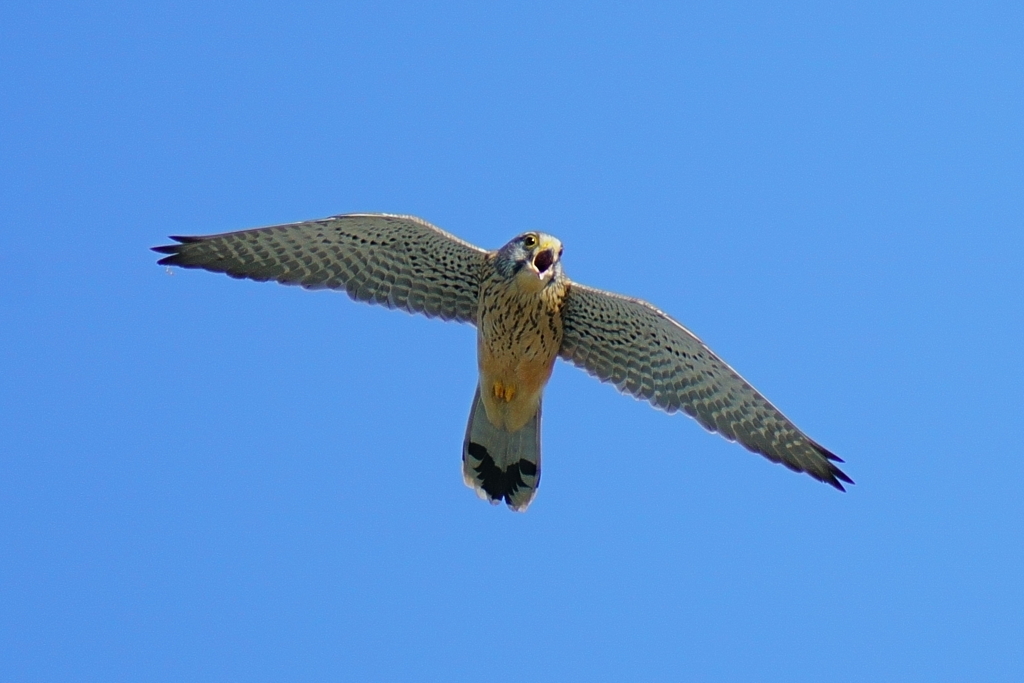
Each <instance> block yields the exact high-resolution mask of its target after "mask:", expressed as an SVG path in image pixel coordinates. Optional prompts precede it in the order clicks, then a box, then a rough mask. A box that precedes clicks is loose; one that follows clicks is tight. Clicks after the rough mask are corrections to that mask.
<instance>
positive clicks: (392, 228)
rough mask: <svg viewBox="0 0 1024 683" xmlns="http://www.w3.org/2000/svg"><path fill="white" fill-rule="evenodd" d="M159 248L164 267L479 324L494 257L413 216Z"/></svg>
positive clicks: (358, 218)
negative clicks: (338, 292)
mask: <svg viewBox="0 0 1024 683" xmlns="http://www.w3.org/2000/svg"><path fill="white" fill-rule="evenodd" d="M171 239H174V240H177V241H178V242H180V244H173V245H169V246H165V247H154V249H153V250H154V251H157V252H160V253H161V254H169V256H167V257H165V258H163V259H161V260H160V261H159V263H160V264H161V265H167V266H181V267H182V268H204V269H206V270H210V271H213V272H216V273H227V274H228V275H230V276H231V277H236V278H249V279H250V280H258V281H260V282H264V281H267V280H276V281H277V282H280V283H282V284H286V285H301V286H303V287H305V288H307V289H320V288H325V287H326V288H329V289H342V290H345V291H346V292H348V295H349V296H350V297H352V298H353V299H355V300H357V301H368V302H370V303H377V304H382V305H384V306H387V307H388V308H400V309H403V310H405V311H409V312H410V313H423V314H425V315H427V316H430V317H435V316H437V317H440V318H443V319H444V320H458V321H460V322H468V323H473V324H476V311H477V298H478V292H479V289H480V270H481V267H482V265H483V263H484V261H485V258H486V255H487V252H486V251H484V250H483V249H480V248H478V247H475V246H473V245H472V244H469V243H468V242H464V241H462V240H460V239H459V238H457V237H455V236H454V235H451V234H449V233H447V232H445V231H443V230H441V229H440V228H437V227H434V226H433V225H431V224H430V223H427V222H426V221H424V220H420V219H419V218H415V217H413V216H393V215H389V214H348V215H342V216H333V217H331V218H324V219H322V220H315V221H305V222H302V223H289V224H287V225H274V226H270V227H266V228H256V229H253V230H242V231H240V232H228V233H224V234H220V235H206V236H201V237H172V238H171Z"/></svg>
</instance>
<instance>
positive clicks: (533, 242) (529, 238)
mask: <svg viewBox="0 0 1024 683" xmlns="http://www.w3.org/2000/svg"><path fill="white" fill-rule="evenodd" d="M523 246H524V247H526V248H527V249H533V248H534V247H535V246H537V236H536V235H525V236H524V237H523Z"/></svg>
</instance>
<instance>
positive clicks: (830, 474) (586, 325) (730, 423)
mask: <svg viewBox="0 0 1024 683" xmlns="http://www.w3.org/2000/svg"><path fill="white" fill-rule="evenodd" d="M562 319H563V321H564V323H565V335H564V338H563V340H562V348H561V350H560V351H559V355H560V356H561V357H562V358H564V359H565V360H567V361H569V362H570V363H572V364H573V365H577V366H579V367H581V368H583V369H585V370H586V371H587V372H589V373H590V374H592V375H594V376H596V377H597V378H598V379H600V380H601V381H603V382H611V383H612V384H614V385H615V386H616V387H618V389H619V390H620V391H624V392H626V393H628V394H632V395H633V396H635V397H636V398H641V399H646V400H648V401H650V402H651V403H653V404H654V405H655V406H657V407H658V408H661V409H663V410H666V411H668V412H670V413H672V412H675V411H677V410H682V411H683V412H685V413H686V414H687V415H689V416H690V417H693V418H694V419H696V420H697V422H699V423H700V424H701V425H703V426H704V427H705V428H706V429H709V430H711V431H713V432H718V433H719V434H721V435H722V436H724V437H725V438H727V439H729V440H730V441H734V440H735V441H739V442H740V443H741V444H743V445H744V446H746V447H747V448H748V449H750V450H752V451H754V452H755V453H760V454H761V455H764V456H765V457H767V458H768V459H769V460H772V461H773V462H781V463H782V464H784V465H785V466H786V467H788V468H790V469H792V470H796V471H798V472H807V473H808V474H810V475H811V476H812V477H814V478H815V479H818V480H819V481H823V482H825V483H827V484H831V485H832V486H834V487H836V488H837V489H839V490H844V489H843V485H842V483H840V481H845V482H847V483H850V484H852V483H853V481H852V480H851V479H850V478H849V477H847V476H846V474H845V473H843V471H842V470H840V469H839V468H838V467H836V466H835V464H834V463H835V462H842V460H841V459H840V458H838V457H837V456H836V455H834V454H832V453H830V452H829V451H827V450H826V449H825V448H823V447H821V446H820V445H818V444H817V443H815V442H814V441H812V440H811V439H810V438H809V437H808V436H807V435H806V434H804V433H803V432H801V431H800V430H799V429H798V428H797V426H796V425H794V424H793V423H792V422H790V420H789V419H788V418H787V417H786V416H785V415H783V414H782V413H781V412H779V410H778V408H776V407H775V406H773V405H772V404H771V403H769V402H768V399H766V398H765V397H764V396H762V395H761V394H760V393H759V392H758V391H757V390H756V389H754V387H752V386H750V384H748V383H747V381H746V380H745V379H743V378H742V377H740V376H739V374H737V373H736V371H735V370H733V369H732V368H730V367H729V366H728V365H727V364H726V363H725V361H723V360H722V359H721V358H719V357H718V356H716V355H715V354H714V352H712V351H711V349H709V348H708V347H707V346H706V345H705V344H704V342H702V341H701V340H700V339H698V338H697V337H696V336H694V335H693V334H692V333H691V332H690V331H689V330H687V329H686V328H685V327H683V326H682V325H680V324H679V323H677V322H676V321H675V320H673V319H672V318H670V317H669V316H667V315H666V314H664V313H662V312H661V311H659V310H658V309H657V308H655V307H654V306H651V305H650V304H649V303H647V302H646V301H641V300H640V299H632V298H629V297H625V296H620V295H618V294H612V293H610V292H603V291H601V290H599V289H594V288H592V287H586V286H584V285H579V284H576V283H575V282H574V283H572V284H571V285H570V288H569V293H568V295H567V296H566V300H565V303H564V304H563V309H562Z"/></svg>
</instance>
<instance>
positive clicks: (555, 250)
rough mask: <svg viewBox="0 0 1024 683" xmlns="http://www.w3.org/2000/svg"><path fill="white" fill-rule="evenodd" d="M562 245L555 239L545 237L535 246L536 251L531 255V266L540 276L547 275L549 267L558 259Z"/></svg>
mask: <svg viewBox="0 0 1024 683" xmlns="http://www.w3.org/2000/svg"><path fill="white" fill-rule="evenodd" d="M561 250H562V245H561V244H559V243H558V242H557V241H556V240H553V239H545V240H543V241H542V242H541V243H540V244H539V245H538V246H537V253H536V254H535V255H534V257H533V267H534V268H535V269H536V270H537V274H538V275H540V276H541V277H545V276H549V275H550V271H551V267H552V266H553V265H555V263H556V262H557V261H558V255H559V252H560V251H561Z"/></svg>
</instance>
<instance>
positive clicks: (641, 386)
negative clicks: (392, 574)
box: [154, 214, 853, 511]
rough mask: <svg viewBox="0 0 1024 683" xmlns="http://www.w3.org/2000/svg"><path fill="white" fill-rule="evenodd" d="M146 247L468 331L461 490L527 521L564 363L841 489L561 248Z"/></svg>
mask: <svg viewBox="0 0 1024 683" xmlns="http://www.w3.org/2000/svg"><path fill="white" fill-rule="evenodd" d="M171 239H174V240H176V241H177V242H179V244H174V245H170V246H164V247H155V248H154V251H158V252H160V253H162V254H169V256H166V257H165V258H163V259H161V260H160V262H159V263H160V264H161V265H167V266H181V267H183V268H204V269H206V270H210V271H214V272H217V273H227V274H228V275H230V276H231V277H235V278H249V279H251V280H258V281H260V282H264V281H267V280H276V281H277V282H280V283H282V284H286V285H302V286H303V287H305V288H307V289H322V288H328V289H341V290H345V291H346V292H347V293H348V295H349V296H350V297H352V298H353V299H355V300H357V301H368V302H370V303H376V304H383V305H384V306H387V307H388V308H400V309H403V310H405V311H408V312H410V313H423V314H424V315H427V316H429V317H439V318H442V319H443V320H457V321H459V322H465V323H470V324H473V325H476V328H477V364H478V367H479V372H480V381H479V383H478V385H477V390H476V396H475V397H474V398H473V407H472V408H471V410H470V413H469V424H468V426H467V428H466V438H465V441H464V442H463V446H462V471H463V478H464V479H465V482H466V485H467V486H470V487H471V488H473V489H475V490H476V493H477V495H479V496H480V497H481V498H484V499H486V500H489V501H491V502H492V503H498V502H500V501H502V500H504V501H505V502H506V503H507V504H508V506H509V507H510V508H512V509H513V510H519V511H522V510H525V509H526V507H527V506H528V505H529V504H530V502H531V501H532V500H533V497H534V494H535V493H536V491H537V486H538V484H539V483H540V418H541V399H542V396H543V394H544V387H545V385H546V384H547V382H548V379H549V378H550V377H551V370H552V368H553V367H554V364H555V359H556V358H558V357H561V358H562V359H563V360H566V361H569V362H570V363H572V364H573V365H576V366H578V367H581V368H583V369H584V370H586V371H587V372H589V373H590V374H591V375H594V376H595V377H597V378H598V379H600V380H601V381H602V382H611V383H612V384H614V385H615V386H616V387H617V388H618V389H619V390H620V391H623V392H625V393H627V394H631V395H632V396H634V397H636V398H639V399H646V400H647V401H650V402H651V403H652V404H653V405H654V406H656V407H658V408H661V409H662V410H665V411H666V412H669V413H674V412H676V411H678V410H682V411H683V412H684V413H686V414H687V415H689V416H690V417H692V418H694V419H695V420H697V422H699V423H700V424H701V426H703V427H704V428H705V429H708V430H710V431H713V432H718V433H719V434H721V435H722V436H724V437H725V438H726V439H728V440H730V441H738V442H739V443H741V444H742V445H743V446H745V447H746V448H748V449H749V450H751V451H754V452H755V453H760V454H761V455H763V456H765V457H766V458H768V459H769V460H771V461H772V462H779V463H782V464H783V465H785V466H786V467H788V468H790V469H792V470H795V471H797V472H806V473H807V474H809V475H811V476H812V477H814V478H815V479H817V480H819V481H823V482H825V483H827V484H831V485H832V486H834V487H836V488H837V489H839V490H840V491H843V490H845V489H844V488H843V485H842V483H841V482H846V483H849V484H852V483H853V481H852V480H851V479H850V478H849V477H847V476H846V474H844V473H843V471H842V470H840V469H839V468H838V467H836V465H835V463H837V462H842V460H841V459H840V458H839V457H837V456H836V455H834V454H833V453H831V452H829V451H828V450H826V449H825V448H823V447H822V446H820V445H819V444H818V443H816V442H815V441H813V440H812V439H810V438H809V437H808V436H807V435H806V434H804V433H803V432H802V431H800V430H799V429H798V428H797V427H796V425H794V424H793V423H792V422H790V421H789V419H787V418H786V416H785V415H783V414H782V413H781V412H779V410H778V409H777V408H776V407H775V406H773V405H772V404H771V403H769V402H768V400H767V399H766V398H765V397H764V396H762V395H761V394H760V393H758V391H757V390H756V389H754V388H753V387H752V386H750V384H748V383H747V382H746V380H744V379H743V378H742V377H740V376H739V375H738V374H737V373H736V371H734V370H733V369H732V368H731V367H729V366H728V365H727V364H726V363H725V362H724V361H722V360H721V359H720V358H719V357H718V356H716V355H715V354H714V353H713V352H712V351H711V349H709V348H708V347H707V346H705V345H704V343H703V342H702V341H701V340H700V339H698V338H697V337H696V336H694V335H693V334H692V333H691V332H690V331H689V330H687V329H686V328H685V327H683V326H682V325H680V324H679V323H677V322H676V321H675V320H673V319H672V318H670V317H669V316H668V315H666V314H665V313H662V312H661V311H659V310H658V309H657V308H655V307H654V306H651V305H650V304H648V303H647V302H645V301H641V300H639V299H632V298H629V297H625V296H620V295H618V294H612V293H610V292H603V291H601V290H599V289H594V288H592V287H587V286H585V285H581V284H577V283H575V282H573V281H571V280H570V279H569V278H568V277H566V275H565V274H564V273H563V272H562V243H561V242H559V241H558V240H557V239H555V238H554V237H552V236H551V235H546V234H544V233H541V232H527V233H524V234H522V235H519V236H518V237H516V238H514V239H513V240H512V241H511V242H509V243H508V244H506V245H505V246H503V247H502V248H501V249H498V250H497V251H485V250H483V249H480V248H478V247H475V246H473V245H471V244H469V243H468V242H464V241H462V240H460V239H459V238H457V237H455V236H454V235H451V234H449V233H447V232H445V231H443V230H441V229H439V228H437V227H435V226H433V225H431V224H430V223H427V222H426V221H423V220H420V219H419V218H414V217H412V216H394V215H388V214H349V215H342V216H333V217H331V218H325V219H323V220H315V221H306V222H302V223H290V224H287V225H275V226H271V227H266V228H256V229H254V230H242V231H239V232H229V233H224V234H221V235H208V236H203V237H172V238H171Z"/></svg>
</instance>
